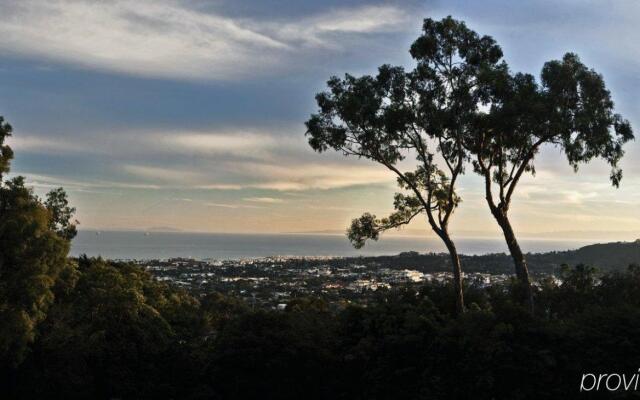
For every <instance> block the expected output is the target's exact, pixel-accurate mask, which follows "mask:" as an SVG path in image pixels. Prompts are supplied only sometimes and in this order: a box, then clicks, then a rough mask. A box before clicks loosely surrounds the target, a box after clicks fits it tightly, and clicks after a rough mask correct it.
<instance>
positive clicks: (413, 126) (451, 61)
mask: <svg viewBox="0 0 640 400" xmlns="http://www.w3.org/2000/svg"><path fill="white" fill-rule="evenodd" d="M411 55H412V57H413V58H414V59H415V60H416V62H417V65H416V67H415V68H414V69H413V70H412V71H410V72H405V70H404V69H403V68H400V67H391V66H388V65H384V66H382V67H380V68H379V71H378V74H377V75H376V76H368V75H365V76H361V77H354V76H352V75H349V74H346V75H345V77H344V79H340V78H337V77H333V78H331V79H330V80H329V81H328V87H329V90H328V91H325V92H323V93H320V94H318V95H317V96H316V101H317V104H318V107H319V112H318V113H316V114H313V115H312V116H311V118H310V119H309V120H308V121H307V123H306V126H307V132H306V134H307V135H308V136H309V144H310V145H311V147H312V148H313V149H314V150H316V151H318V152H323V151H326V150H328V149H334V150H337V151H339V152H342V153H343V154H344V155H345V156H355V157H358V158H366V159H369V160H372V161H374V162H376V163H378V164H381V165H382V166H384V167H386V168H388V169H389V170H390V171H392V172H393V173H394V174H395V175H396V176H397V181H398V184H399V186H400V188H401V189H403V191H404V192H403V193H398V194H396V195H395V200H394V207H395V212H394V213H392V214H391V215H390V216H389V217H387V218H382V219H379V218H377V217H376V216H375V215H371V214H368V213H365V214H364V215H363V216H362V217H360V218H358V219H355V220H354V221H353V222H352V224H351V227H350V228H349V230H348V237H349V239H350V240H351V242H352V243H353V244H354V245H355V246H356V247H362V246H363V245H364V243H365V241H366V240H367V239H373V240H377V239H378V237H379V235H380V233H381V232H384V231H386V230H389V229H393V228H398V227H400V226H402V225H406V224H408V223H409V222H410V221H411V220H413V219H414V218H415V217H417V216H419V215H424V216H426V220H427V222H428V224H429V226H430V227H431V229H432V230H433V231H434V232H435V233H436V235H437V236H438V237H439V238H440V239H441V240H442V241H443V242H444V244H445V246H446V247H447V249H448V251H449V254H450V255H451V262H452V268H453V276H454V287H455V293H456V307H457V310H458V311H459V312H460V311H462V310H463V309H464V299H463V293H462V272H461V267H460V259H459V257H458V252H457V249H456V246H455V243H454V242H453V240H452V238H451V235H450V233H449V222H450V219H451V216H452V215H453V212H454V211H455V209H456V207H457V206H458V204H459V203H460V197H459V196H458V195H457V194H456V190H455V185H456V183H457V180H458V179H459V177H460V176H461V175H462V174H463V173H464V166H465V162H466V161H467V160H468V155H467V150H466V148H465V146H464V140H465V138H466V137H468V136H469V135H470V134H471V130H472V129H474V128H475V127H476V120H477V115H478V113H480V112H481V110H482V105H483V104H486V103H488V99H487V96H488V92H487V91H486V90H485V87H484V86H482V85H479V84H478V83H479V82H480V81H481V76H483V75H485V74H487V71H492V70H494V69H495V68H497V67H498V64H497V63H498V62H499V60H500V58H501V56H502V52H501V50H500V48H499V47H498V46H497V45H496V43H495V42H494V41H493V39H491V38H489V37H487V36H483V37H480V36H478V35H477V34H476V33H475V32H473V31H471V30H470V29H468V28H467V27H466V25H465V24H464V23H463V22H460V21H456V20H454V19H452V18H451V17H447V18H445V19H443V20H441V21H434V20H432V19H426V20H425V21H424V25H423V32H422V35H421V36H420V37H419V38H418V39H417V40H416V41H415V42H414V43H413V45H412V46H411ZM408 156H413V157H415V160H416V167H415V169H413V170H411V171H402V170H401V167H400V165H399V163H400V162H401V161H402V160H404V159H405V158H406V157H408Z"/></svg>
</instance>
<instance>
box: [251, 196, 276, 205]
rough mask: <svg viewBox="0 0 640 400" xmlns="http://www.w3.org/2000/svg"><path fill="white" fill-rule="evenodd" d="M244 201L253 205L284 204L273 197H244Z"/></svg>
mask: <svg viewBox="0 0 640 400" xmlns="http://www.w3.org/2000/svg"><path fill="white" fill-rule="evenodd" d="M243 200H244V201H250V202H253V203H266V204H280V203H284V200H283V199H277V198H274V197H245V198H244V199H243Z"/></svg>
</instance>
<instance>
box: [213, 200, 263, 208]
mask: <svg viewBox="0 0 640 400" xmlns="http://www.w3.org/2000/svg"><path fill="white" fill-rule="evenodd" d="M204 205H205V206H207V207H218V208H231V209H237V208H256V209H257V208H263V207H260V206H253V205H249V204H231V203H210V202H209V203H204Z"/></svg>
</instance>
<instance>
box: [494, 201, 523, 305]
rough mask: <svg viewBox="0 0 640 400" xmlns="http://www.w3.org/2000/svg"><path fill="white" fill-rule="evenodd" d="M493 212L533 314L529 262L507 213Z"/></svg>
mask: <svg viewBox="0 0 640 400" xmlns="http://www.w3.org/2000/svg"><path fill="white" fill-rule="evenodd" d="M492 211H493V216H494V217H495V219H496V221H498V225H500V228H502V233H503V234H504V239H505V240H506V242H507V247H508V248H509V253H511V257H512V258H513V263H514V265H515V269H516V276H517V278H518V281H519V282H520V284H521V285H522V289H523V291H524V293H523V297H524V299H523V300H524V302H525V304H527V306H528V307H529V309H530V311H531V312H533V291H532V290H531V280H530V279H529V268H528V267H527V260H526V259H525V257H524V254H523V253H522V249H520V245H519V244H518V240H517V239H516V235H515V233H514V232H513V228H512V227H511V222H510V221H509V217H508V216H507V212H506V211H502V210H500V209H496V210H492Z"/></svg>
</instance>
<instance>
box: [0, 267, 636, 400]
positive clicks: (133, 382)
mask: <svg viewBox="0 0 640 400" xmlns="http://www.w3.org/2000/svg"><path fill="white" fill-rule="evenodd" d="M71 274H72V275H73V276H74V279H71V280H70V281H71V283H70V284H69V285H70V286H69V287H67V288H66V290H61V291H59V293H58V295H57V296H56V298H55V300H54V301H53V303H52V304H51V305H50V307H49V309H48V312H47V315H46V318H45V319H44V320H43V322H42V323H40V324H39V325H38V327H37V334H36V337H35V340H34V341H33V342H32V343H31V344H30V345H29V349H28V351H27V353H26V355H25V356H24V359H23V361H21V362H20V363H19V364H17V365H15V363H14V362H13V361H12V360H9V359H6V360H5V359H3V360H2V369H3V371H2V379H3V381H2V387H3V391H2V393H3V397H4V398H67V399H71V398H98V399H100V398H105V399H106V398H125V399H131V398H175V399H177V398H181V399H183V398H187V399H252V398H255V399H265V398H278V399H301V398H306V399H309V398H311V399H314V398H316V399H324V398H327V399H341V398H343V399H416V398H418V399H419V398H425V399H426V398H429V399H434V398H435V399H449V398H450V399H460V398H474V399H493V398H495V399H529V398H531V399H533V398H535V399H540V398H547V399H554V398H559V397H561V396H562V397H565V398H567V397H568V398H572V397H580V396H582V397H584V396H585V395H586V393H580V392H579V385H580V378H581V376H582V374H583V373H587V372H594V373H601V372H602V373H611V372H612V371H615V372H620V373H628V374H633V373H635V372H636V371H637V368H638V364H637V360H639V359H640V268H638V267H634V266H632V267H630V268H629V270H628V271H626V272H624V273H608V274H605V275H600V274H598V273H597V271H596V270H594V269H592V268H589V267H586V266H583V265H579V266H577V267H576V268H574V269H569V268H566V269H565V270H564V271H563V276H562V278H563V280H562V281H563V283H562V284H556V283H554V282H553V281H552V280H550V279H549V280H547V281H543V282H540V283H539V285H538V288H537V290H536V314H535V315H533V316H532V315H531V314H530V313H529V312H528V311H527V310H526V309H524V308H523V307H522V306H521V305H519V304H518V301H517V300H516V298H517V296H516V295H515V294H514V289H513V286H512V285H511V284H507V285H504V286H494V287H490V288H487V289H480V288H477V287H474V286H472V285H471V286H469V287H467V288H466V293H467V298H468V304H469V305H470V307H469V308H470V309H469V311H468V312H467V313H465V314H464V315H462V316H458V317H454V316H453V314H452V312H451V311H447V310H452V308H453V307H452V298H451V290H450V288H448V287H446V286H445V285H437V284H434V285H429V286H425V287H424V288H423V289H422V290H421V291H420V292H419V293H416V292H414V291H409V290H403V289H399V290H394V291H379V292H378V294H377V297H376V301H375V302H374V303H373V304H372V305H370V306H369V307H367V308H363V307H357V306H350V307H346V308H344V309H343V310H341V311H339V312H332V311H330V310H329V309H328V307H327V305H326V304H325V303H324V302H323V301H322V300H321V299H314V298H300V299H296V300H294V301H293V302H291V303H290V304H289V305H288V308H287V310H286V311H284V312H276V311H273V312H267V311H251V310H250V309H249V308H248V307H247V306H246V305H245V304H244V303H242V302H239V301H236V300H234V299H232V298H228V297H225V296H222V295H220V294H211V295H209V296H207V297H204V298H202V299H200V300H197V299H195V298H193V297H192V296H190V295H189V294H187V293H185V292H183V291H180V290H177V289H173V288H171V287H169V286H167V285H165V284H162V283H158V282H156V281H155V280H153V279H152V278H151V276H150V275H148V274H147V273H146V272H144V271H142V270H141V269H139V268H138V267H136V266H133V265H130V264H119V263H113V262H106V261H102V260H99V259H97V260H96V259H86V258H82V259H80V260H79V261H78V263H77V265H76V266H75V267H74V270H73V272H72V273H71ZM621 394H624V393H621Z"/></svg>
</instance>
